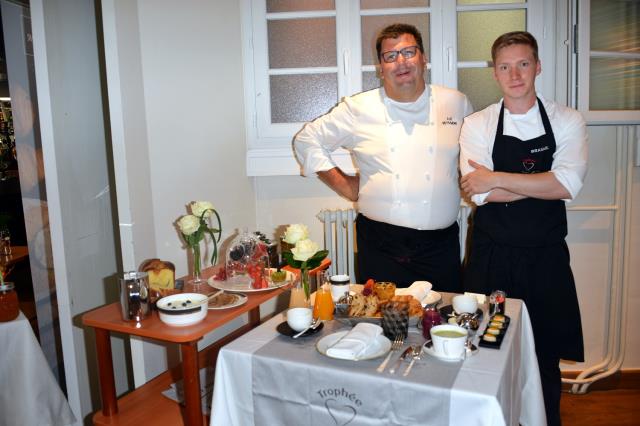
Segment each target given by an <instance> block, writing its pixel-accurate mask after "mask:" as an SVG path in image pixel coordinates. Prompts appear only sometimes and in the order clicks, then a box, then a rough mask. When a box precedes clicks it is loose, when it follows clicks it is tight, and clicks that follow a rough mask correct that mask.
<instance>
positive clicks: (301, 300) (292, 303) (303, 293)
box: [289, 269, 311, 308]
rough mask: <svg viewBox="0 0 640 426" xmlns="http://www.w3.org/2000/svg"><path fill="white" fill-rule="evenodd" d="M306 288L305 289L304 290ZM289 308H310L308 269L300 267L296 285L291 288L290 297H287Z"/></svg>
mask: <svg viewBox="0 0 640 426" xmlns="http://www.w3.org/2000/svg"><path fill="white" fill-rule="evenodd" d="M305 289H306V290H305ZM289 307H290V308H310V307H311V302H310V300H309V270H307V269H302V270H301V271H300V279H299V280H297V281H296V285H295V286H293V287H292V288H291V297H290V299H289Z"/></svg>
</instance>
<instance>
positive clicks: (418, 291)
mask: <svg viewBox="0 0 640 426" xmlns="http://www.w3.org/2000/svg"><path fill="white" fill-rule="evenodd" d="M430 291H431V283H430V282H429V281H414V282H413V284H411V285H410V286H409V287H407V288H399V289H396V295H398V296H405V295H411V296H413V297H415V298H416V299H418V300H419V301H420V302H422V301H423V300H424V298H425V297H427V295H428V294H429V292H430Z"/></svg>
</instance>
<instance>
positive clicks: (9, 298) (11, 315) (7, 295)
mask: <svg viewBox="0 0 640 426" xmlns="http://www.w3.org/2000/svg"><path fill="white" fill-rule="evenodd" d="M19 313H20V306H19V305H18V294H17V293H16V291H15V289H14V285H13V283H9V282H4V283H2V284H0V322H6V321H11V320H14V319H16V318H17V317H18V314H19Z"/></svg>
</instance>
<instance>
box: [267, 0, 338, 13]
mask: <svg viewBox="0 0 640 426" xmlns="http://www.w3.org/2000/svg"><path fill="white" fill-rule="evenodd" d="M335 8H336V6H335V2H334V1H333V0H267V12H269V13H271V12H296V11H300V10H334V9H335Z"/></svg>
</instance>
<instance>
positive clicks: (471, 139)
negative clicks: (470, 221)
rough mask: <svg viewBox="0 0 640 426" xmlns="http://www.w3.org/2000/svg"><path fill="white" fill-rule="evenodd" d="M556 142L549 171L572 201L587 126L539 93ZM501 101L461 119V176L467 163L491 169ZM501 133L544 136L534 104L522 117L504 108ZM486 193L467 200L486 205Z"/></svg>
mask: <svg viewBox="0 0 640 426" xmlns="http://www.w3.org/2000/svg"><path fill="white" fill-rule="evenodd" d="M538 98H540V100H541V101H542V105H543V106H544V109H545V111H546V112H547V116H548V117H549V123H550V124H551V129H552V130H553V136H554V137H555V140H556V152H555V153H554V154H553V163H552V166H551V172H552V173H553V174H554V175H555V177H556V179H558V181H559V182H560V183H561V184H562V186H564V187H565V188H566V190H567V191H568V192H569V194H571V199H567V200H565V201H571V200H572V199H574V198H575V197H576V196H577V195H578V192H580V189H581V188H582V184H583V183H584V178H585V175H586V174H587V127H586V125H585V121H584V119H583V118H582V115H581V114H580V113H579V112H578V111H576V110H574V109H572V108H569V107H566V106H563V105H560V104H558V103H556V102H553V101H548V100H546V99H544V98H543V97H542V96H541V95H540V94H538ZM501 107H502V100H501V101H500V102H498V103H496V104H493V105H489V106H488V107H487V108H485V109H483V110H482V111H478V112H476V113H474V114H472V115H470V116H468V117H467V118H465V119H464V125H463V126H462V132H461V133H460V171H461V173H462V175H463V176H464V175H466V174H468V173H471V172H472V171H473V170H474V169H473V167H471V166H470V165H469V160H470V159H471V160H473V161H475V162H476V163H480V164H482V165H483V166H485V167H487V168H488V169H491V170H493V158H492V153H493V143H494V141H495V137H496V130H497V127H498V119H499V118H500V108H501ZM503 134H505V135H507V136H513V137H516V138H518V139H520V140H523V141H527V140H529V139H533V138H537V137H538V136H541V135H543V134H544V125H543V124H542V118H541V117H540V108H539V107H538V102H536V103H535V105H534V106H533V107H532V108H531V109H530V110H529V111H527V112H526V113H524V114H511V113H509V111H508V110H507V108H505V109H504V125H503ZM488 196H489V192H486V193H483V194H476V195H473V196H472V197H471V200H472V201H473V202H474V203H476V205H478V206H481V205H483V204H486V202H487V201H486V199H487V197H488Z"/></svg>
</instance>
